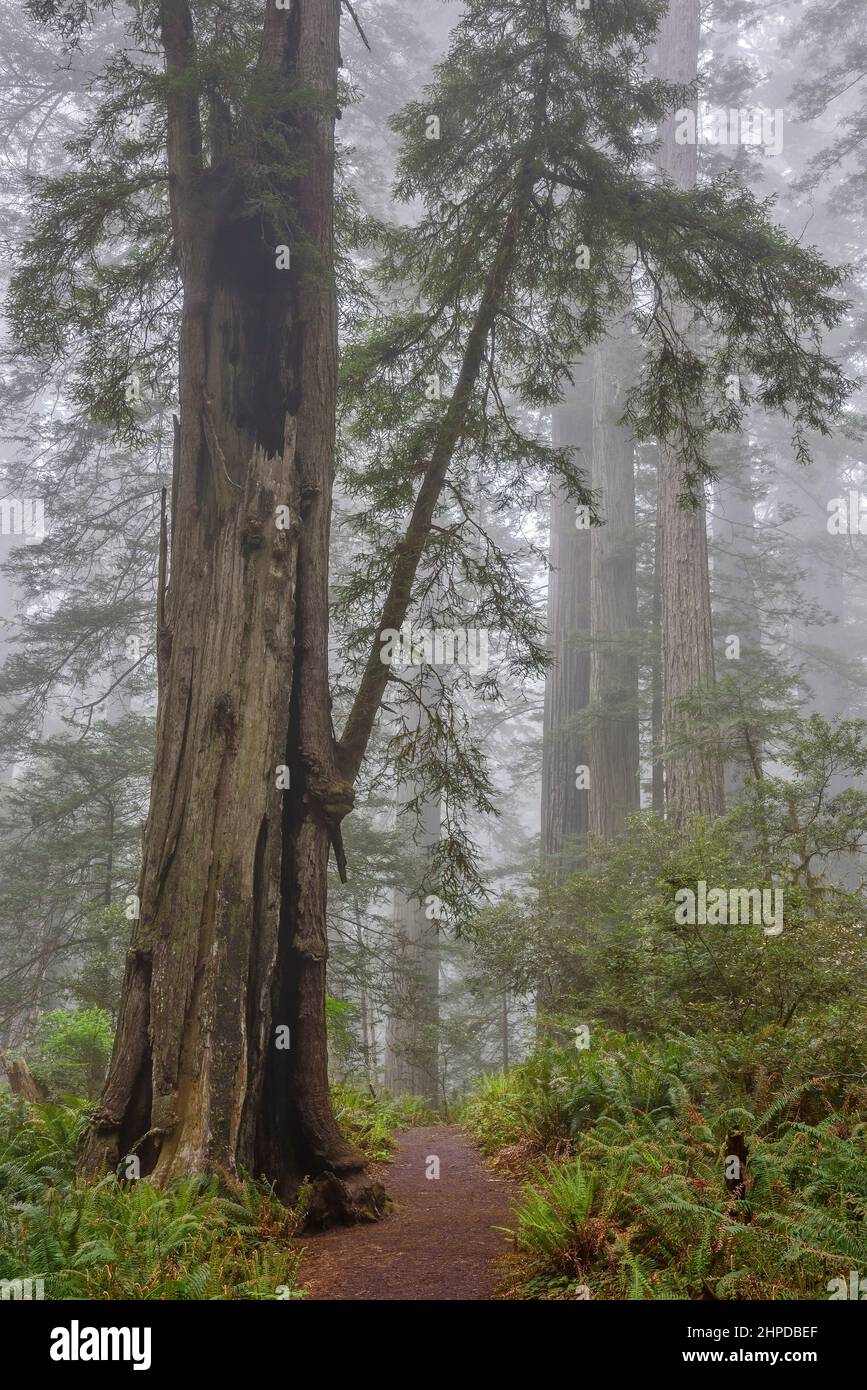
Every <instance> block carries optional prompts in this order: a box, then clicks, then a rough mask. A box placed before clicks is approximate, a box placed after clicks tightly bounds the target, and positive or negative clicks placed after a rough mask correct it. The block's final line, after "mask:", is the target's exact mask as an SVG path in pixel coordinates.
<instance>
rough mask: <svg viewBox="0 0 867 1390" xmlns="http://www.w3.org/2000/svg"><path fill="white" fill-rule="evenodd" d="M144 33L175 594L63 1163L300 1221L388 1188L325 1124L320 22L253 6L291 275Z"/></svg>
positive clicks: (324, 74) (340, 786) (326, 276)
mask: <svg viewBox="0 0 867 1390" xmlns="http://www.w3.org/2000/svg"><path fill="white" fill-rule="evenodd" d="M160 20H161V30H162V39H163V46H164V50H165V59H166V70H167V74H168V76H169V79H170V81H171V86H170V88H169V94H168V98H167V104H168V122H169V136H168V140H169V143H168V155H169V171H170V188H171V205H172V220H173V226H174V235H175V244H176V248H177V255H178V264H179V269H180V273H181V278H182V281H183V289H184V304H183V320H182V328H181V343H180V429H179V432H178V439H177V441H176V461H175V473H174V480H173V488H172V506H171V518H172V525H171V577H170V585H169V589H168V592H167V593H166V594H165V596H164V597H163V596H162V595H161V601H160V623H159V630H158V648H159V668H160V696H159V709H158V720H157V748H156V759H155V766H154V773H153V780H152V788H151V806H150V813H149V817H148V822H147V828H146V832H145V844H144V856H143V868H142V874H141V886H140V918H139V921H138V922H137V924H136V928H135V931H134V934H133V940H132V945H131V948H130V951H129V956H128V963H127V971H126V978H125V982H124V988H123V995H122V1002H121V1008H120V1020H119V1027H118V1032H117V1039H116V1044H115V1048H114V1053H113V1056H112V1061H111V1066H110V1070H109V1075H108V1079H107V1082H106V1086H105V1090H104V1092H103V1095H102V1098H101V1101H100V1106H99V1109H98V1112H97V1114H96V1117H95V1124H94V1127H93V1128H92V1130H91V1131H90V1134H89V1138H88V1142H87V1145H86V1147H85V1150H84V1153H83V1156H82V1167H83V1170H84V1171H85V1172H86V1173H93V1172H96V1171H98V1170H99V1169H100V1168H101V1167H103V1166H104V1165H105V1164H110V1165H113V1164H116V1163H117V1162H118V1160H119V1158H120V1157H121V1156H122V1155H124V1154H125V1153H128V1152H130V1151H131V1150H132V1149H135V1150H136V1152H137V1153H138V1154H139V1157H140V1158H141V1160H142V1164H143V1171H144V1172H145V1173H151V1174H153V1175H154V1176H155V1177H156V1178H157V1179H159V1180H165V1179H169V1178H171V1177H174V1176H175V1175H178V1174H182V1173H188V1172H192V1171H202V1170H208V1169H215V1168H217V1169H219V1168H225V1169H226V1170H228V1171H230V1172H236V1171H240V1170H246V1171H248V1172H250V1173H252V1174H254V1175H256V1176H258V1175H260V1174H261V1175H265V1176H266V1177H267V1178H268V1179H269V1180H271V1181H272V1182H273V1183H274V1184H275V1186H276V1188H277V1191H278V1192H279V1193H280V1194H281V1195H282V1196H283V1197H285V1198H286V1199H291V1198H292V1196H293V1195H294V1193H295V1191H296V1190H297V1187H298V1184H299V1181H300V1180H301V1178H302V1177H304V1176H305V1175H310V1176H311V1177H313V1178H314V1179H316V1183H315V1186H314V1197H313V1201H312V1204H311V1214H312V1218H313V1219H314V1220H316V1219H318V1220H323V1221H324V1220H326V1219H328V1218H329V1217H338V1218H353V1217H362V1216H365V1215H369V1214H374V1213H375V1212H376V1211H377V1210H378V1209H379V1207H380V1205H381V1197H382V1193H381V1188H379V1186H378V1184H375V1183H372V1182H371V1181H370V1179H369V1178H368V1177H367V1174H366V1171H365V1167H364V1163H363V1160H362V1158H361V1156H360V1155H359V1154H358V1153H357V1152H356V1151H355V1150H354V1149H352V1148H351V1147H350V1145H349V1144H347V1143H346V1141H345V1140H344V1139H343V1138H342V1136H341V1135H340V1133H339V1131H338V1129H337V1126H336V1123H335V1121H334V1119H333V1116H332V1112H331V1108H330V1101H329V1092H328V1073H327V1049H326V1036H325V1015H324V994H325V962H326V955H327V947H326V935H325V892H326V871H327V861H328V851H329V841H330V840H332V839H333V840H334V841H335V842H336V843H339V841H338V835H339V830H338V827H339V821H340V818H341V817H342V815H344V814H345V813H346V812H347V811H348V810H349V808H350V806H351V788H350V787H349V786H348V784H347V783H346V782H345V780H344V779H343V778H342V777H341V775H340V773H339V771H338V767H337V756H336V743H335V739H334V736H333V732H332V728H331V720H330V712H329V709H330V705H329V688H328V670H327V612H328V607H327V602H328V600H327V580H328V537H329V526H330V511H331V488H332V478H333V467H334V463H333V456H334V435H335V390H336V352H337V344H336V337H337V333H336V302H335V292H334V286H333V278H332V276H331V274H330V267H331V264H332V202H333V134H334V107H335V94H336V76H337V51H338V7H337V6H336V5H335V4H334V3H333V0H298V2H297V3H296V4H295V6H294V7H293V8H292V9H291V10H290V11H284V10H278V9H277V8H276V7H274V6H269V7H268V8H267V10H266V14H265V20H264V27H263V34H262V46H261V54H260V58H259V74H258V75H259V76H260V78H261V80H262V82H272V83H274V84H275V92H276V91H277V90H279V86H280V84H281V83H285V82H289V81H292V80H295V79H296V78H300V79H301V80H302V81H303V82H304V83H305V84H306V85H307V86H308V87H310V88H313V89H315V90H316V91H317V92H318V93H319V95H320V96H321V98H322V109H321V110H320V111H314V110H308V111H307V112H305V113H301V114H296V115H295V116H294V117H293V118H291V119H292V120H293V121H294V124H293V125H292V126H291V127H290V126H289V125H288V122H289V120H290V117H288V116H285V115H279V114H278V115H275V117H274V122H275V125H276V126H279V129H280V133H282V134H283V135H284V136H287V135H288V136H289V137H290V138H291V139H292V141H293V143H294V146H295V148H297V149H298V150H299V151H300V152H301V153H302V154H303V157H304V160H305V166H304V172H303V173H302V174H301V175H300V176H298V177H297V179H296V181H295V184H294V187H293V189H292V194H293V202H294V206H295V209H296V216H297V223H298V225H297V231H296V233H295V236H294V238H293V242H294V244H293V245H292V248H291V253H292V262H291V269H290V270H284V269H278V268H277V263H276V262H277V258H276V247H277V245H278V244H281V243H283V242H284V241H285V232H282V233H281V229H278V228H276V227H273V226H271V225H269V222H268V219H267V217H265V216H264V214H262V213H251V212H250V211H249V207H248V190H247V187H246V186H245V166H246V165H247V163H248V162H252V161H254V160H255V158H256V153H257V149H258V141H257V136H256V134H255V128H253V133H252V134H246V135H244V134H243V133H242V135H241V136H240V137H239V139H240V145H239V146H237V147H236V149H235V150H234V152H232V153H231V154H230V155H228V156H225V155H224V154H223V152H221V150H220V148H219V144H218V143H217V144H215V143H213V142H212V153H211V167H210V168H205V166H204V163H203V156H202V135H201V130H200V124H199V101H198V94H197V92H196V90H195V85H194V82H193V77H192V73H193V69H194V66H195V38H194V32H193V24H192V20H191V17H190V13H189V11H188V8H187V5H186V3H185V0H162V3H161V6H160ZM277 105H278V107H279V103H278V104H277ZM266 134H267V133H266ZM245 142H246V143H245ZM281 507H282V508H288V512H287V513H285V514H283V513H281V515H280V519H281V520H283V521H287V519H288V524H286V525H284V526H282V527H281V526H279V525H278V511H277V509H278V508H281ZM281 766H285V767H286V768H287V769H288V773H289V789H288V790H285V791H282V790H281V789H280V788H279V787H278V783H277V770H278V767H281ZM284 780H285V778H284ZM286 1030H288V1031H286ZM287 1044H288V1046H287Z"/></svg>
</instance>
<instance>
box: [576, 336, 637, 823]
mask: <svg viewBox="0 0 867 1390" xmlns="http://www.w3.org/2000/svg"><path fill="white" fill-rule="evenodd" d="M627 351H628V333H626V332H624V331H623V330H619V331H617V332H616V333H615V334H614V335H612V336H611V337H609V338H608V339H607V340H606V342H604V343H603V344H601V345H600V346H599V347H597V348H596V349H595V351H594V353H593V453H592V470H591V478H592V484H593V491H594V492H595V493H596V494H597V496H598V498H599V503H600V510H601V513H602V516H603V518H604V522H605V524H604V525H603V526H596V527H594V528H593V531H592V533H591V542H590V634H591V649H590V707H591V711H592V715H593V725H592V733H591V737H590V739H589V753H590V798H589V801H590V831H591V834H593V835H598V836H603V837H605V838H610V837H612V836H614V835H617V834H619V833H620V832H621V831H622V830H623V828H624V825H625V822H626V818H627V816H628V815H630V814H631V813H632V812H633V811H637V810H638V807H639V804H640V792H639V739H638V655H637V652H636V650H635V647H634V642H635V637H636V630H637V626H638V600H637V592H636V552H635V446H634V443H633V439H632V435H631V433H630V431H629V430H628V429H626V428H625V427H624V426H623V425H621V424H620V423H619V420H620V417H621V415H622V414H623V409H624V406H625V396H626V390H625V377H626V373H627V370H628V362H627Z"/></svg>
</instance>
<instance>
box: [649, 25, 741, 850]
mask: <svg viewBox="0 0 867 1390" xmlns="http://www.w3.org/2000/svg"><path fill="white" fill-rule="evenodd" d="M699 28H700V20H699V3H698V0H671V4H670V6H669V9H668V13H667V15H666V17H665V19H664V20H663V22H662V25H661V27H660V32H659V69H660V76H662V77H664V78H666V79H667V80H669V81H672V82H682V83H689V82H693V81H694V80H695V77H696V74H697V71H698V51H699ZM675 125H676V122H675V119H674V116H673V115H672V116H669V117H668V119H667V120H666V121H665V122H664V123H663V125H662V127H661V130H660V144H659V152H658V156H657V158H658V164H659V168H660V171H661V172H662V173H663V174H665V175H666V176H667V177H668V178H670V179H671V180H672V181H673V182H674V183H675V184H676V185H677V187H679V188H690V187H691V186H692V185H693V184H694V183H695V181H696V177H697V170H698V147H697V145H696V144H683V145H679V144H677V142H676V140H675ZM669 313H670V316H671V321H672V325H673V327H674V330H675V332H676V333H677V334H678V336H680V337H683V338H685V337H686V336H687V335H688V334H689V331H690V314H689V311H688V309H687V308H686V307H685V306H684V305H683V304H680V303H672V304H670V305H669ZM684 471H685V470H684V465H683V458H682V451H681V450H680V449H679V447H678V443H677V441H676V440H673V441H672V440H668V441H665V440H663V441H660V447H659V485H658V491H657V506H658V508H659V517H660V528H661V532H662V585H661V610H662V611H661V620H662V664H663V722H664V731H665V741H666V743H667V744H668V745H671V744H675V743H678V744H679V747H678V751H677V752H676V753H675V754H674V755H673V756H671V757H670V758H669V760H668V761H667V765H666V794H667V804H668V812H669V815H671V817H672V818H673V819H674V820H675V821H678V822H679V821H681V820H682V819H683V817H684V816H686V815H689V814H691V813H701V814H704V815H711V816H712V815H718V814H720V813H721V812H722V811H723V810H724V809H725V797H724V792H723V775H722V761H721V758H720V752H719V748H718V746H717V745H716V744H715V743H713V742H712V741H702V742H701V743H695V742H692V743H688V742H686V743H681V742H680V740H682V739H683V735H684V732H685V722H684V717H683V714H682V712H681V710H680V709H679V704H678V702H679V701H681V700H682V699H683V697H684V696H686V695H688V694H689V692H690V691H693V690H695V689H696V688H697V687H702V686H705V687H707V686H712V685H713V683H714V679H715V675H714V652H713V624H712V620H711V603H710V579H709V574H708V550H707V520H706V508H705V504H704V498H703V496H702V498H700V499H699V502H698V505H697V506H696V507H695V508H692V509H690V508H685V507H683V506H681V505H679V500H680V498H681V497H682V496H683V494H684V493H685V492H686V490H687V488H686V483H685V478H684Z"/></svg>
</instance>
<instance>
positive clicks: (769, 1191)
mask: <svg viewBox="0 0 867 1390" xmlns="http://www.w3.org/2000/svg"><path fill="white" fill-rule="evenodd" d="M835 1023H836V1025H837V1026H835ZM865 1079H867V1043H865V1040H864V1034H863V1030H861V1031H855V1030H853V1029H852V1027H851V1020H843V1019H842V1018H840V1017H838V1018H837V1019H836V1020H835V1019H834V1018H833V1017H828V1016H826V1017H824V1018H823V1019H815V1020H810V1019H805V1020H802V1021H801V1023H800V1024H799V1026H798V1027H797V1028H790V1029H782V1028H779V1029H775V1028H768V1029H765V1030H763V1031H762V1032H761V1033H759V1034H756V1035H753V1036H747V1037H744V1036H737V1037H725V1036H721V1035H713V1036H711V1037H687V1036H680V1037H675V1038H671V1039H667V1040H642V1041H635V1040H631V1039H628V1038H626V1037H625V1036H623V1035H622V1034H618V1033H614V1032H610V1031H606V1030H603V1029H598V1030H596V1029H594V1030H593V1032H592V1044H591V1046H590V1048H589V1049H587V1050H583V1051H582V1050H578V1049H577V1048H576V1047H574V1046H563V1047H555V1046H548V1047H544V1048H542V1049H541V1050H539V1051H538V1052H537V1053H536V1054H535V1055H534V1056H533V1057H531V1058H530V1059H529V1060H528V1061H527V1062H526V1063H524V1064H523V1065H521V1066H519V1067H516V1068H514V1069H513V1070H512V1071H511V1072H510V1073H509V1074H508V1075H506V1076H502V1075H497V1076H489V1077H487V1078H486V1079H485V1080H483V1081H482V1083H481V1084H480V1085H479V1086H478V1088H477V1090H476V1092H475V1094H474V1095H473V1096H471V1098H470V1099H469V1100H468V1101H467V1103H466V1105H465V1108H464V1112H463V1120H464V1123H465V1124H466V1125H467V1127H468V1128H469V1129H470V1131H471V1132H472V1133H473V1135H474V1136H475V1138H476V1140H477V1141H478V1143H479V1144H480V1146H481V1147H482V1148H483V1150H484V1151H485V1152H486V1153H487V1154H489V1155H491V1156H492V1157H493V1158H494V1159H495V1161H496V1162H497V1163H499V1164H500V1165H501V1166H503V1167H505V1168H507V1169H509V1170H510V1171H512V1172H513V1173H515V1174H516V1175H517V1176H519V1177H521V1178H522V1179H523V1180H524V1186H523V1189H522V1195H521V1197H520V1198H519V1200H518V1203H517V1205H516V1209H515V1220H514V1236H515V1242H516V1246H517V1250H518V1261H517V1273H516V1274H514V1275H513V1277H512V1278H511V1287H510V1289H509V1290H508V1292H510V1293H511V1296H513V1297H521V1298H533V1299H538V1298H542V1299H558V1298H576V1297H577V1298H586V1297H590V1298H603V1299H641V1300H648V1299H796V1298H805V1299H827V1298H828V1297H829V1284H830V1281H832V1280H833V1279H835V1278H840V1277H843V1278H844V1279H847V1280H848V1276H849V1271H850V1270H853V1269H854V1270H860V1271H861V1272H862V1273H863V1272H864V1271H865V1270H867V1222H865V1217H867V1087H865ZM741 1143H742V1144H743V1146H744V1149H745V1153H746V1158H745V1161H743V1167H742V1169H741V1173H742V1177H743V1178H744V1187H743V1189H742V1191H743V1195H742V1196H739V1195H738V1192H737V1185H736V1183H734V1182H730V1183H727V1182H726V1175H727V1172H728V1174H729V1175H730V1176H731V1175H732V1173H733V1167H732V1158H733V1157H737V1155H738V1153H739V1152H740V1151H741V1149H740V1146H741Z"/></svg>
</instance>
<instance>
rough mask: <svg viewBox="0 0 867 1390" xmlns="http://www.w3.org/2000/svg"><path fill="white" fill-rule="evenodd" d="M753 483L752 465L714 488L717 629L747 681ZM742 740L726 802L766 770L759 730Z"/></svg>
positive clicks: (753, 629)
mask: <svg viewBox="0 0 867 1390" xmlns="http://www.w3.org/2000/svg"><path fill="white" fill-rule="evenodd" d="M750 482H751V480H750V472H749V466H748V465H747V466H746V468H743V467H741V468H740V469H738V468H737V466H736V468H735V469H733V470H729V471H728V472H727V473H723V474H721V476H720V477H719V478H718V479H717V481H716V482H715V483H714V489H713V515H712V536H713V551H714V560H713V566H714V569H713V573H714V606H715V607H717V606H719V609H720V610H721V611H720V613H719V617H718V619H717V629H718V638H719V639H720V640H721V641H722V643H723V646H724V652H723V666H724V668H725V667H727V666H729V665H730V669H731V670H732V671H733V672H734V673H735V674H736V675H743V676H749V674H750V673H751V672H752V671H753V670H755V669H756V667H757V665H758V663H759V661H760V657H761V642H762V631H761V624H760V622H759V618H758V607H757V597H756V585H755V578H754V570H753V565H754V563H755V555H756V537H755V512H754V509H753V499H752V494H751V491H750ZM720 620H722V622H723V626H722V628H720ZM730 637H736V638H737V639H738V642H739V651H738V655H737V657H736V658H734V657H733V658H732V659H731V662H730V663H729V659H728V655H727V653H726V651H725V646H726V644H727V642H728V639H729V638H730ZM742 735H743V736H742V739H741V741H740V743H739V746H736V747H734V748H733V749H732V751H731V753H730V754H729V756H727V757H726V760H725V767H724V777H725V794H726V799H727V800H729V799H736V798H737V797H738V796H739V795H740V794H741V792H742V791H743V787H744V779H745V777H747V776H748V775H752V776H754V775H756V773H757V772H758V771H759V770H760V767H761V756H762V750H761V744H760V742H759V738H758V732H757V730H755V729H752V728H750V727H749V726H746V725H745V727H744V728H743V731H742Z"/></svg>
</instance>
